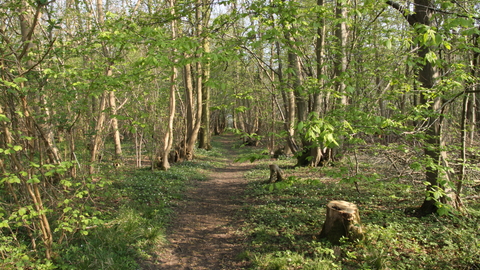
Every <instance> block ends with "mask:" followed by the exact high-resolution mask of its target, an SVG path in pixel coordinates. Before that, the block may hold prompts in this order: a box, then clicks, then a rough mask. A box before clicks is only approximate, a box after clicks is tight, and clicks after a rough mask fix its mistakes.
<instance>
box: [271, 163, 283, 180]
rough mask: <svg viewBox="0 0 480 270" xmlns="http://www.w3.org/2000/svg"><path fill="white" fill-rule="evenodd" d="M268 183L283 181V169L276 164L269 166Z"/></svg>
mask: <svg viewBox="0 0 480 270" xmlns="http://www.w3.org/2000/svg"><path fill="white" fill-rule="evenodd" d="M269 167H270V183H275V182H280V181H283V171H282V169H280V167H278V165H276V164H271V165H270V166H269Z"/></svg>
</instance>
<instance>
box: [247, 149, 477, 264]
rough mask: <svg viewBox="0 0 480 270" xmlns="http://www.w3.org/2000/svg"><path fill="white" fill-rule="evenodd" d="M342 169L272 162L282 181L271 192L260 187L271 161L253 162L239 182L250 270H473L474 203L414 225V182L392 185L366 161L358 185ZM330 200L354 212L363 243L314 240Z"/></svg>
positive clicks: (419, 195)
mask: <svg viewBox="0 0 480 270" xmlns="http://www.w3.org/2000/svg"><path fill="white" fill-rule="evenodd" d="M347 161H348V159H344V160H343V161H342V162H339V163H337V164H335V165H334V166H329V167H324V168H293V166H292V165H293V164H294V162H295V160H288V159H286V160H285V159H284V160H277V161H275V163H276V164H278V165H280V167H282V168H283V169H284V173H285V174H286V176H287V180H286V181H285V182H283V183H274V184H271V183H268V182H267V180H268V179H269V175H268V174H269V170H268V164H270V163H272V161H257V164H258V165H257V167H256V169H255V170H251V171H250V172H249V173H248V174H247V175H246V177H247V178H248V180H249V188H248V190H247V194H248V204H246V206H245V211H244V212H245V213H247V214H246V218H245V220H246V221H245V226H244V228H243V233H244V234H245V237H246V239H247V243H248V244H247V250H246V251H245V256H246V257H248V259H249V260H251V262H252V269H465V270H475V269H480V225H479V223H478V220H479V218H480V214H479V212H478V207H479V202H478V201H469V202H468V203H466V207H467V214H464V215H460V214H457V215H453V214H450V215H445V216H441V217H440V216H436V215H432V216H427V217H418V215H416V213H415V210H414V209H416V208H418V207H419V206H420V205H421V203H422V202H423V199H424V185H423V183H422V182H421V181H416V180H415V179H414V177H412V175H411V174H404V175H403V176H400V177H393V175H395V172H392V171H391V170H392V169H391V168H390V169H389V168H381V167H375V166H376V165H375V164H376V163H375V162H373V160H372V159H371V157H370V159H369V160H368V157H367V162H365V163H364V164H360V165H359V166H358V167H360V171H359V172H360V173H362V174H363V177H352V168H351V166H350V165H349V164H348V162H347ZM381 166H383V167H385V164H383V165H381ZM358 167H357V169H358ZM387 167H388V166H387ZM389 170H390V174H388V171H389ZM352 179H354V180H352ZM354 181H355V182H357V185H358V191H357V188H356V186H355V185H354ZM331 200H345V201H349V202H352V203H355V204H356V205H357V206H358V207H359V210H360V216H361V220H362V223H363V226H364V227H365V230H366V236H365V239H364V240H362V241H357V242H354V243H349V242H347V241H343V242H342V244H341V245H340V246H333V245H332V244H330V243H328V242H326V241H325V240H323V239H318V235H319V233H320V231H321V228H322V225H323V222H324V220H325V207H326V204H327V203H328V202H329V201H331ZM475 209H477V210H475Z"/></svg>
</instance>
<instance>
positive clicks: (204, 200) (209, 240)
mask: <svg viewBox="0 0 480 270" xmlns="http://www.w3.org/2000/svg"><path fill="white" fill-rule="evenodd" d="M235 139H236V138H235V137H234V136H232V135H224V136H220V137H216V138H215V140H217V141H220V143H221V144H222V148H225V149H228V151H229V153H228V155H227V156H226V157H225V158H226V159H225V162H226V166H225V167H224V168H216V169H214V171H213V172H212V173H211V174H210V175H209V178H208V180H207V181H196V182H195V183H194V188H192V189H191V190H190V191H188V193H187V194H186V201H185V202H184V203H182V204H181V205H180V206H179V207H177V208H176V209H175V215H176V218H175V219H174V220H173V222H172V226H171V227H170V229H169V230H170V231H169V232H168V236H167V240H168V241H169V243H170V245H169V246H167V247H165V248H163V249H162V250H161V251H159V254H158V257H157V261H156V262H155V263H153V262H151V264H150V265H149V266H145V265H144V267H145V268H143V269H171V270H174V269H175V270H177V269H183V270H186V269H195V270H197V269H199V270H202V269H208V270H216V269H229V270H231V269H244V268H245V267H246V263H245V262H243V261H242V260H241V258H239V256H238V255H239V254H241V252H242V241H243V239H242V237H241V235H240V234H239V231H238V230H239V226H240V224H241V223H242V219H241V218H242V215H239V213H240V212H241V210H242V204H243V200H242V197H243V192H244V190H245V186H246V181H245V178H244V173H245V172H246V171H247V170H248V169H250V168H251V164H250V163H234V162H233V160H234V159H235V151H234V149H232V145H233V142H234V141H235Z"/></svg>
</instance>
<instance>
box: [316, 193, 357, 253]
mask: <svg viewBox="0 0 480 270" xmlns="http://www.w3.org/2000/svg"><path fill="white" fill-rule="evenodd" d="M363 235H364V232H363V227H362V225H361V221H360V214H359V212H358V208H357V206H356V205H355V204H353V203H349V202H346V201H331V202H329V203H328V204H327V214H326V220H325V223H323V227H322V231H321V232H320V235H319V238H326V239H327V240H328V241H330V242H331V243H332V244H334V245H338V244H340V239H341V238H342V237H346V238H348V240H350V241H355V240H357V239H362V238H363Z"/></svg>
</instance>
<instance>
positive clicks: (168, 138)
mask: <svg viewBox="0 0 480 270" xmlns="http://www.w3.org/2000/svg"><path fill="white" fill-rule="evenodd" d="M169 4H170V8H171V15H172V17H175V9H174V7H175V2H174V0H169ZM171 27H172V39H173V40H175V38H176V32H175V30H176V24H175V20H172V22H171ZM172 55H173V56H175V55H176V50H175V49H173V53H172ZM176 81H177V67H176V65H175V60H174V59H173V64H172V75H171V76H170V99H169V102H170V103H169V108H170V113H169V117H168V126H167V132H165V138H164V143H163V158H162V165H161V169H162V170H168V169H169V168H170V164H169V161H168V155H169V154H170V150H171V149H172V145H173V120H174V119H175V106H176V100H175V94H176Z"/></svg>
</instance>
